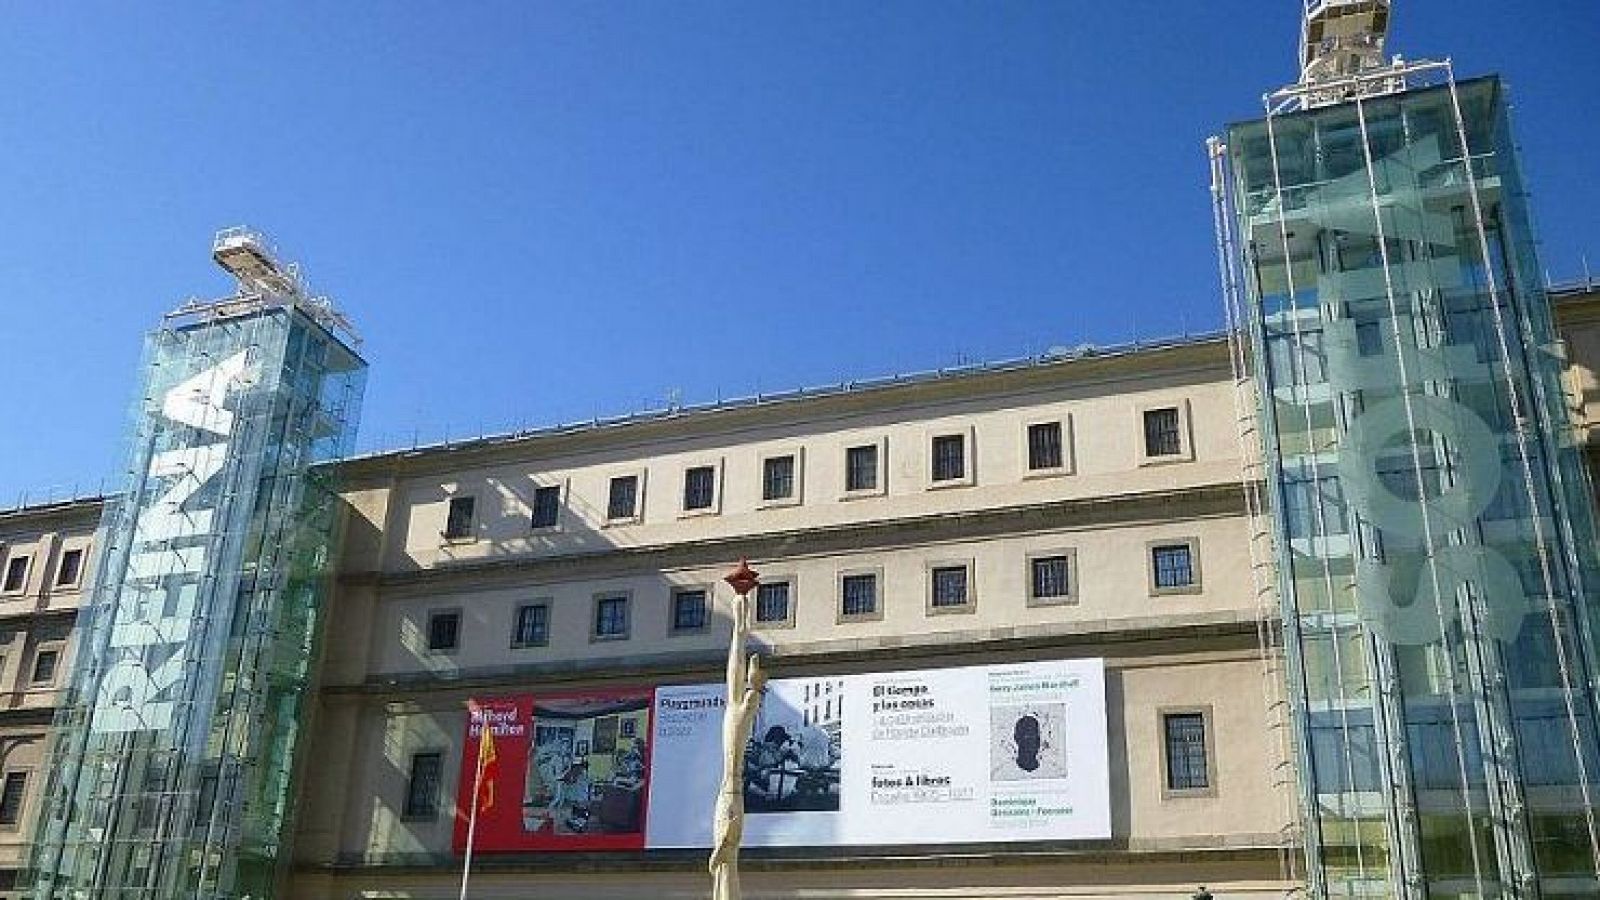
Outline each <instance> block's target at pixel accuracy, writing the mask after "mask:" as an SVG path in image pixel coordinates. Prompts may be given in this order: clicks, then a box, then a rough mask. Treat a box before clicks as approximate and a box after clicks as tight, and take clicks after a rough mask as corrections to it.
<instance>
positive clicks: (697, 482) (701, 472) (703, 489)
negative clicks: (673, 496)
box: [683, 466, 717, 510]
mask: <svg viewBox="0 0 1600 900" xmlns="http://www.w3.org/2000/svg"><path fill="white" fill-rule="evenodd" d="M716 498H717V468H716V466H695V467H693V468H690V469H685V470H684V472H683V508H684V509H685V510H696V509H710V508H711V506H712V504H713V503H715V502H716Z"/></svg>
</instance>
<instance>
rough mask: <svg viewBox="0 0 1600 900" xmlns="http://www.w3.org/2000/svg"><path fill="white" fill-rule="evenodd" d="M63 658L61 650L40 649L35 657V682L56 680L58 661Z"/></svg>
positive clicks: (46, 682)
mask: <svg viewBox="0 0 1600 900" xmlns="http://www.w3.org/2000/svg"><path fill="white" fill-rule="evenodd" d="M60 659H61V651H59V650H40V651H39V652H38V653H37V654H35V655H34V657H33V683H34V684H50V683H51V682H53V681H55V680H56V663H57V662H59V661H60Z"/></svg>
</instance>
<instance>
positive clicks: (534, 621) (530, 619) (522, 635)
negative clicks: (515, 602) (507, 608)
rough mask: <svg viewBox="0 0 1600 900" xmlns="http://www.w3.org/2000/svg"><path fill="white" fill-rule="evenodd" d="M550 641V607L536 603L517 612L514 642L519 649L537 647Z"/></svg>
mask: <svg viewBox="0 0 1600 900" xmlns="http://www.w3.org/2000/svg"><path fill="white" fill-rule="evenodd" d="M549 640H550V607H548V606H546V605H544V604H543V603H535V604H532V605H530V606H524V607H521V608H519V609H518V610H517V628H516V633H515V634H513V635H512V642H513V643H514V644H516V645H517V646H518V647H537V646H541V645H543V644H545V643H548V642H549Z"/></svg>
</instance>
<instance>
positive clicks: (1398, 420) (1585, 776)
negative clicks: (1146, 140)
mask: <svg viewBox="0 0 1600 900" xmlns="http://www.w3.org/2000/svg"><path fill="white" fill-rule="evenodd" d="M1388 14H1389V4H1388V3H1387V2H1371V0H1308V2H1307V3H1306V10H1305V30H1304V32H1303V34H1302V46H1301V50H1302V53H1301V64H1302V77H1301V80H1300V81H1299V82H1298V83H1297V84H1295V85H1292V86H1290V87H1287V88H1284V89H1283V90H1280V91H1278V92H1276V93H1273V94H1271V95H1268V97H1267V98H1266V104H1267V110H1266V116H1265V117H1264V118H1261V119H1257V120H1254V121H1249V122H1243V123H1240V124H1236V125H1233V126H1231V127H1229V128H1228V130H1227V133H1226V137H1225V138H1221V139H1213V140H1212V142H1211V153H1212V171H1213V191H1214V196H1215V198H1216V201H1217V203H1218V216H1217V221H1218V237H1219V245H1220V251H1221V258H1222V271H1223V281H1224V288H1225V293H1226V294H1227V298H1228V304H1229V310H1230V319H1231V324H1232V327H1233V332H1234V335H1235V339H1236V341H1237V342H1238V350H1239V352H1238V354H1237V355H1236V359H1238V360H1239V361H1240V362H1241V363H1242V371H1240V372H1239V373H1236V374H1238V376H1239V383H1240V385H1241V388H1242V389H1243V390H1246V391H1249V392H1250V393H1251V395H1252V396H1253V400H1252V403H1253V407H1254V417H1253V423H1251V425H1249V426H1247V430H1253V431H1254V433H1255V434H1258V435H1259V438H1260V440H1259V442H1258V447H1259V452H1260V454H1261V456H1260V464H1261V466H1260V470H1259V474H1260V477H1259V479H1250V484H1248V485H1247V488H1248V489H1249V490H1251V491H1256V492H1259V496H1260V497H1261V498H1262V499H1264V508H1265V509H1266V510H1267V511H1268V515H1269V516H1270V519H1269V520H1268V521H1269V524H1270V535H1271V546H1272V553H1271V556H1272V557H1273V560H1272V561H1273V563H1274V565H1273V569H1274V573H1275V584H1276V590H1277V594H1278V600H1279V603H1278V610H1279V617H1280V619H1281V632H1279V634H1280V635H1281V641H1282V667H1283V670H1284V672H1285V674H1286V678H1287V682H1288V684H1287V700H1288V702H1289V708H1290V710H1291V716H1290V719H1291V723H1292V727H1293V735H1294V748H1295V753H1296V755H1297V767H1296V768H1297V771H1298V787H1299V795H1300V798H1299V799H1300V828H1299V838H1300V841H1301V842H1302V843H1303V846H1304V851H1305V861H1306V866H1307V877H1306V883H1307V886H1308V889H1309V892H1310V894H1311V896H1313V897H1318V898H1322V897H1407V898H1412V897H1416V898H1421V897H1429V898H1437V897H1546V898H1551V897H1578V896H1584V897H1593V896H1600V832H1597V823H1596V814H1597V809H1596V803H1597V801H1600V793H1597V791H1600V752H1597V739H1596V720H1597V706H1596V693H1597V692H1596V687H1597V685H1596V677H1597V673H1600V657H1597V644H1596V639H1597V637H1600V619H1597V612H1600V597H1597V594H1596V592H1597V589H1600V571H1597V567H1596V530H1595V521H1594V508H1593V496H1592V493H1591V488H1590V485H1589V481H1588V476H1587V473H1586V471H1585V469H1584V466H1583V459H1582V456H1581V451H1580V448H1579V447H1578V446H1577V445H1576V443H1575V432H1574V431H1573V429H1572V427H1571V425H1570V424H1569V422H1568V419H1567V410H1566V405H1565V402H1564V400H1565V396H1564V393H1563V388H1562V383H1561V372H1562V370H1563V367H1564V352H1563V348H1562V346H1561V344H1560V343H1559V342H1558V340H1557V338H1556V335H1555V333H1554V331H1553V329H1552V326H1551V313H1550V308H1549V302H1548V300H1547V298H1546V296H1545V294H1544V291H1543V289H1542V285H1541V281H1540V277H1539V273H1540V271H1541V270H1540V267H1539V265H1538V262H1537V260H1536V258H1535V253H1534V247H1535V244H1534V239H1533V234H1532V230H1531V228H1530V224H1529V214H1528V210H1527V207H1526V194H1525V192H1524V189H1523V186H1522V182H1521V176H1520V174H1519V171H1518V161H1517V155H1516V148H1515V144H1514V141H1513V137H1512V133H1511V128H1510V125H1509V122H1508V119H1507V104H1506V96H1505V88H1504V86H1503V85H1502V83H1501V82H1500V80H1499V79H1498V78H1495V77H1487V78H1476V79H1472V80H1467V81H1460V82H1458V81H1457V80H1456V79H1455V77H1454V75H1453V72H1452V70H1451V67H1450V64H1449V63H1433V62H1416V63H1409V62H1404V61H1401V60H1399V59H1398V58H1396V59H1395V60H1393V61H1387V60H1385V59H1384V57H1383V52H1382V51H1383V42H1384V37H1385V32H1386V30H1387V25H1388Z"/></svg>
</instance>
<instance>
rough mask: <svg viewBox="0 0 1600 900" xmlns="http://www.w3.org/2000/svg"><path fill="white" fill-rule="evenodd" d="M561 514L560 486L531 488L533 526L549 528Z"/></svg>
mask: <svg viewBox="0 0 1600 900" xmlns="http://www.w3.org/2000/svg"><path fill="white" fill-rule="evenodd" d="M560 516H561V488H560V487H559V486H558V485H549V486H546V487H538V488H534V489H533V519H532V522H531V526H530V527H533V528H549V527H550V526H552V525H554V524H556V519H557V518H559V517H560Z"/></svg>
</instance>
